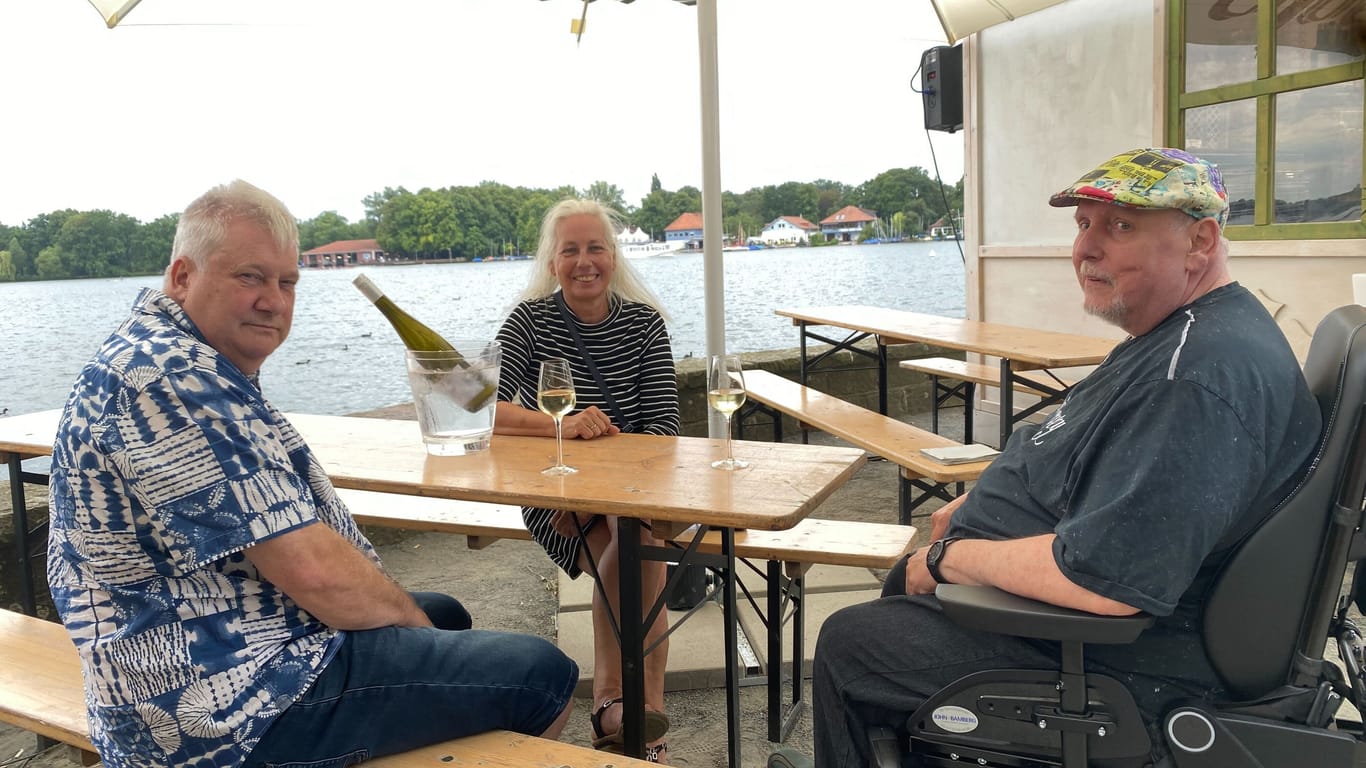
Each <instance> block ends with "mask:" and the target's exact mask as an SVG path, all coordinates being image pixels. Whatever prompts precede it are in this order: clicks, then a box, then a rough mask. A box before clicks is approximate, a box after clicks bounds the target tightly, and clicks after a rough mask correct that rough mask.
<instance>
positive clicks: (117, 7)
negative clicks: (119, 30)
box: [90, 0, 141, 29]
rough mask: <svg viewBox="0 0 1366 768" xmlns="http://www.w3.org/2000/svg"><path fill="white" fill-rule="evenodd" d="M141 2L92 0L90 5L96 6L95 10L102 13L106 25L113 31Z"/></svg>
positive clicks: (137, 0)
mask: <svg viewBox="0 0 1366 768" xmlns="http://www.w3.org/2000/svg"><path fill="white" fill-rule="evenodd" d="M139 2H141V0H90V4H91V5H93V6H95V10H97V11H99V12H100V16H101V17H102V18H103V19H104V23H105V24H106V25H107V26H108V27H109V28H110V29H113V28H114V27H117V26H118V25H119V22H120V21H123V17H124V16H127V15H128V12H129V11H131V10H133V6H135V5H137V4H138V3H139Z"/></svg>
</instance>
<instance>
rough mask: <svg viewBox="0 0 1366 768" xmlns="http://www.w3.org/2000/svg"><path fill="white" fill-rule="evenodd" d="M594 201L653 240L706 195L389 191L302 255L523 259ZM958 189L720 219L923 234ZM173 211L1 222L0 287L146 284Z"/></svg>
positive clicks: (765, 198) (323, 226)
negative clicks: (373, 249) (876, 224)
mask: <svg viewBox="0 0 1366 768" xmlns="http://www.w3.org/2000/svg"><path fill="white" fill-rule="evenodd" d="M569 196H582V197H593V198H596V199H598V200H601V201H603V202H604V203H606V204H608V205H610V206H612V207H613V208H615V209H617V210H618V211H620V212H621V213H622V216H623V218H624V219H625V220H626V221H627V222H628V223H630V224H632V225H634V226H637V227H640V228H641V229H644V230H645V231H646V232H649V233H650V234H652V235H653V236H654V239H656V240H662V239H663V238H664V228H665V227H667V226H668V225H669V224H671V223H673V221H674V220H675V219H676V218H678V216H679V215H680V214H683V213H686V212H689V211H692V212H701V210H702V192H701V190H699V189H698V188H696V187H691V186H684V187H681V188H679V189H677V190H674V191H669V190H666V189H664V187H663V184H661V183H660V180H659V177H658V175H655V176H654V177H652V179H651V183H650V192H649V194H647V195H646V196H645V197H644V198H642V199H641V201H640V204H639V205H630V204H628V203H627V202H626V200H625V195H624V193H623V192H622V190H621V189H620V188H619V187H617V186H616V185H615V184H610V183H608V182H605V181H596V182H594V183H593V184H591V185H589V187H588V188H586V189H582V190H577V189H574V188H572V187H560V188H556V189H529V188H526V187H509V186H507V185H505V184H499V183H496V182H491V181H488V182H484V183H482V184H479V185H477V186H464V187H444V188H442V189H427V188H424V189H422V190H419V191H417V192H409V191H408V190H406V189H404V188H403V187H397V188H393V187H386V188H385V189H384V190H383V191H380V192H375V193H373V194H371V195H368V196H367V197H365V198H364V199H363V200H362V204H363V206H364V211H365V213H364V216H363V218H361V219H360V220H359V221H355V222H351V221H348V220H347V219H346V217H345V216H342V215H340V214H338V213H337V212H335V211H324V212H323V213H320V214H318V215H317V216H315V217H313V218H311V219H307V220H300V221H299V248H300V250H301V251H307V250H310V249H313V248H317V247H318V246H321V245H326V244H328V243H331V242H334V241H337V240H361V239H369V238H375V239H376V240H378V241H379V246H380V248H381V249H382V250H384V251H385V252H386V253H388V254H390V255H392V256H394V257H398V258H406V259H472V258H480V257H490V256H498V255H512V254H517V253H530V252H532V251H534V250H535V248H536V239H537V236H538V233H539V229H540V224H541V218H542V217H543V216H544V215H545V212H546V211H547V210H548V209H549V208H550V206H552V205H554V204H555V203H556V202H557V201H558V200H560V199H563V198H565V197H569ZM962 200H963V183H962V181H961V180H960V181H959V182H958V183H957V184H955V185H954V186H952V187H943V188H941V187H940V185H939V184H938V183H937V182H936V181H935V180H934V179H933V178H931V177H930V176H929V175H928V174H927V173H926V172H925V171H924V170H923V169H921V168H896V169H892V170H889V171H885V172H883V173H881V174H878V176H877V177H875V178H873V179H871V180H869V181H867V182H865V183H863V184H860V185H857V186H850V185H847V184H842V183H840V182H836V181H828V180H823V179H822V180H817V181H811V182H796V181H790V182H786V183H783V184H776V185H769V186H764V187H756V188H754V189H751V190H749V191H748V192H743V193H734V192H723V193H722V195H721V212H722V219H723V227H724V231H725V232H726V234H727V235H736V234H737V233H738V232H744V233H746V234H748V235H750V236H753V235H757V234H759V232H760V231H761V230H762V229H763V227H764V225H765V224H767V223H769V222H771V221H773V220H774V219H776V218H778V217H779V216H801V217H803V218H805V219H807V220H809V221H811V222H812V223H819V222H820V220H821V219H823V218H825V217H827V216H829V215H830V214H832V213H834V212H835V211H838V210H839V209H841V208H843V207H844V206H846V205H857V206H859V207H860V208H863V209H865V210H869V211H872V212H875V213H876V214H877V215H878V216H879V217H880V218H882V219H883V220H888V221H890V220H891V219H892V218H893V217H896V220H897V222H898V223H900V224H901V227H900V228H903V229H904V231H905V232H907V233H916V232H923V231H926V230H927V229H929V227H930V226H931V225H932V224H933V223H934V222H935V221H936V220H938V219H939V218H941V217H943V216H945V215H946V214H948V213H949V212H950V211H958V210H961V208H962ZM178 219H179V214H177V213H172V214H167V215H165V216H161V217H160V218H157V219H155V220H153V221H150V222H145V223H144V222H141V221H138V220H137V219H135V218H133V217H132V216H128V215H126V214H122V213H115V212H113V211H108V210H94V211H77V210H72V209H69V208H67V209H62V210H58V211H52V212H50V213H43V214H39V215H38V216H35V217H33V218H32V219H30V220H28V221H27V222H25V223H23V224H21V225H17V226H11V225H6V224H4V223H0V248H3V250H0V282H8V281H16V280H56V279H64V278H83V277H121V276H128V275H148V274H155V273H157V272H160V271H162V270H163V269H164V268H165V266H166V263H167V261H168V260H169V258H170V253H171V243H172V240H173V239H174V237H175V227H176V222H177V221H178Z"/></svg>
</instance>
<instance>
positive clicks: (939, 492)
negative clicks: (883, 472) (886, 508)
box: [897, 474, 963, 525]
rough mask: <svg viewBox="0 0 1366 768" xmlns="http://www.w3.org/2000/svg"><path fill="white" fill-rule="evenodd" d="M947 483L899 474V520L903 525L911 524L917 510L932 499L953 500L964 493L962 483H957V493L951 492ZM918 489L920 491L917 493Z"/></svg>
mask: <svg viewBox="0 0 1366 768" xmlns="http://www.w3.org/2000/svg"><path fill="white" fill-rule="evenodd" d="M947 485H948V484H947V483H932V482H930V481H928V480H922V479H919V478H909V477H906V475H905V474H900V475H898V482H897V522H899V523H901V524H902V525H911V523H912V521H913V520H914V518H915V511H916V510H917V509H919V508H920V507H921V506H922V505H923V504H924V503H925V502H927V501H929V500H930V499H941V500H943V501H953V500H954V499H955V498H956V497H957V496H961V495H962V494H963V484H962V483H957V484H956V486H957V490H958V493H957V494H954V493H951V492H950V491H949V489H948V488H947ZM917 491H919V493H916V492H917Z"/></svg>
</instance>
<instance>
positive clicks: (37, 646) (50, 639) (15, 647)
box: [0, 611, 95, 753]
mask: <svg viewBox="0 0 1366 768" xmlns="http://www.w3.org/2000/svg"><path fill="white" fill-rule="evenodd" d="M0 720H3V721H4V722H7V723H10V724H11V725H15V726H17V727H19V728H22V729H24V730H26V731H32V732H33V733H37V734H40V735H42V736H46V737H48V738H49V739H53V740H54V741H59V742H61V743H63V744H70V745H71V746H74V747H77V748H79V749H81V750H84V751H88V752H91V753H93V752H94V751H95V745H94V744H91V743H90V724H89V722H88V721H87V720H86V716H85V691H84V689H83V688H82V687H81V667H80V663H79V662H78V660H77V657H76V647H75V646H74V645H72V644H71V638H70V637H69V636H68V635H67V633H66V628H65V627H63V626H62V625H61V624H58V623H56V622H51V621H44V620H43V619H39V618H36V617H33V616H25V615H24V614H21V613H15V612H14V611H0Z"/></svg>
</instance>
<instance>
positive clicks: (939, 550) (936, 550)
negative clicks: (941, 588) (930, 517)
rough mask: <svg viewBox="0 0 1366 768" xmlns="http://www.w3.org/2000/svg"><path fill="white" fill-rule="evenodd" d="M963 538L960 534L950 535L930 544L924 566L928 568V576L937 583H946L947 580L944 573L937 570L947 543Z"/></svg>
mask: <svg viewBox="0 0 1366 768" xmlns="http://www.w3.org/2000/svg"><path fill="white" fill-rule="evenodd" d="M961 538H963V537H962V536H950V537H948V538H945V539H940V540H938V541H936V542H934V543H933V544H931V545H930V551H929V553H928V555H927V556H926V558H925V567H926V568H927V569H928V570H929V572H930V576H931V577H933V578H934V580H935V582H936V583H938V584H948V583H949V580H948V579H946V578H944V574H943V573H941V572H940V570H939V564H940V563H942V562H943V561H944V553H946V552H948V551H949V545H950V544H952V543H954V542H955V541H958V540H959V539H961Z"/></svg>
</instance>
